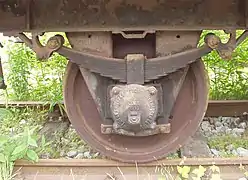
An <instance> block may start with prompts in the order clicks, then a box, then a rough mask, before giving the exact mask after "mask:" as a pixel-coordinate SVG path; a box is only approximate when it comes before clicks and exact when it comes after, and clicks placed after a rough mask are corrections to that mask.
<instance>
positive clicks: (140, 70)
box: [126, 54, 145, 84]
mask: <svg viewBox="0 0 248 180" xmlns="http://www.w3.org/2000/svg"><path fill="white" fill-rule="evenodd" d="M126 61H127V84H144V81H145V70H144V64H145V56H144V55H143V54H128V55H127V56H126Z"/></svg>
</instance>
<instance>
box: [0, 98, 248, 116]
mask: <svg viewBox="0 0 248 180" xmlns="http://www.w3.org/2000/svg"><path fill="white" fill-rule="evenodd" d="M62 104H63V103H62ZM5 107H45V108H48V107H49V104H48V103H45V102H41V101H10V102H6V101H2V100H1V101H0V108H5ZM245 112H248V100H223V101H220V100H218V101H209V103H208V109H207V112H206V114H205V115H206V116H208V117H210V116H241V115H243V114H244V113H245Z"/></svg>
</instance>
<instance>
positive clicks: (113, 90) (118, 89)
mask: <svg viewBox="0 0 248 180" xmlns="http://www.w3.org/2000/svg"><path fill="white" fill-rule="evenodd" d="M120 91H121V89H120V88H119V87H113V89H112V91H111V92H112V94H113V95H118V94H119V93H120Z"/></svg>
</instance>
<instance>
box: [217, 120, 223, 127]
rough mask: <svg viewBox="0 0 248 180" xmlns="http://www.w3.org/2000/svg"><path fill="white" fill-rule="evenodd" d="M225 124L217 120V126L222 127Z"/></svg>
mask: <svg viewBox="0 0 248 180" xmlns="http://www.w3.org/2000/svg"><path fill="white" fill-rule="evenodd" d="M222 126H223V124H222V123H221V122H220V121H216V122H215V127H222Z"/></svg>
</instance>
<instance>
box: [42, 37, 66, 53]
mask: <svg viewBox="0 0 248 180" xmlns="http://www.w3.org/2000/svg"><path fill="white" fill-rule="evenodd" d="M64 42H65V40H64V37H63V36H61V35H55V36H53V37H51V38H50V39H49V40H48V41H47V45H46V46H47V47H48V48H49V49H52V50H58V49H59V48H60V47H61V46H62V45H63V44H64Z"/></svg>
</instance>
